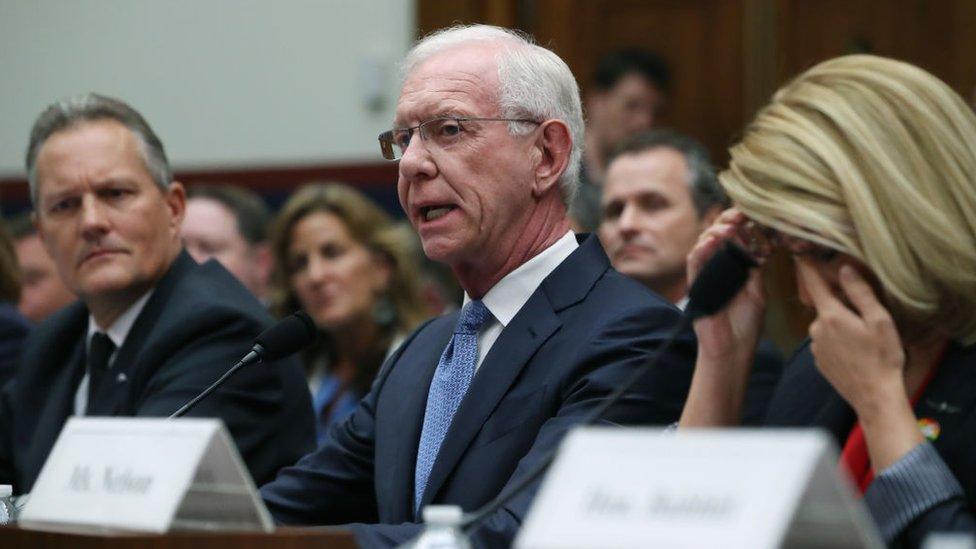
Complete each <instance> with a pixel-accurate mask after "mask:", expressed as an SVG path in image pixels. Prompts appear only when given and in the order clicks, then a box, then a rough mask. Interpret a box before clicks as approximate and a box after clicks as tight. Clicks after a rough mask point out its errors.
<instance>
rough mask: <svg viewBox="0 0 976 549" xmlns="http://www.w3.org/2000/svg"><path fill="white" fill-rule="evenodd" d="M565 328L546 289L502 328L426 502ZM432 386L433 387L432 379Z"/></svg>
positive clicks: (440, 458)
mask: <svg viewBox="0 0 976 549" xmlns="http://www.w3.org/2000/svg"><path fill="white" fill-rule="evenodd" d="M559 326H560V322H559V318H558V317H557V316H556V314H555V313H554V312H553V310H552V306H551V305H550V304H549V302H548V300H547V299H546V297H545V296H544V295H543V294H542V293H541V292H539V291H536V292H535V293H534V294H533V295H532V297H531V298H530V299H529V301H528V302H526V304H525V305H524V306H523V307H522V309H521V310H520V311H519V312H518V314H517V315H515V318H513V319H512V322H510V323H509V325H508V326H506V327H505V329H504V330H502V333H501V335H500V336H499V337H498V339H497V340H496V341H495V343H494V344H493V345H492V347H491V351H489V352H488V355H487V356H486V357H485V360H484V362H483V363H482V364H481V367H480V368H478V372H477V373H476V374H475V376H474V379H473V380H472V381H471V387H469V388H468V393H467V394H468V395H477V397H476V398H468V397H465V398H464V400H463V401H461V406H460V407H459V408H458V411H457V413H456V414H455V415H454V420H453V421H452V422H451V426H450V428H449V429H448V431H447V435H446V436H445V437H444V442H443V444H442V445H441V448H440V451H439V452H438V454H437V460H436V461H434V467H433V468H432V469H431V471H430V478H429V479H428V480H427V488H426V490H424V500H423V502H422V506H423V505H427V504H428V503H430V501H431V500H432V499H433V497H434V496H435V495H436V494H437V491H438V490H439V489H440V488H441V486H442V485H443V484H444V481H445V480H446V479H447V477H448V475H449V474H450V473H451V471H452V470H453V469H454V467H455V466H456V465H457V463H458V460H459V459H460V458H461V455H462V454H463V453H464V451H465V450H466V449H467V448H468V446H469V445H470V444H471V441H472V440H474V437H475V435H477V434H478V431H480V430H481V427H482V426H483V425H484V424H485V421H487V419H488V417H489V416H490V415H491V413H492V411H493V410H494V409H495V406H496V405H498V402H499V401H500V400H501V399H502V397H503V396H505V394H506V393H507V392H508V389H509V387H510V386H511V385H512V382H514V381H515V378H516V377H518V375H519V373H520V372H521V371H522V368H523V367H525V364H526V363H527V362H528V361H529V359H530V358H532V355H534V354H535V352H536V351H537V350H538V349H539V347H540V346H541V345H542V344H543V343H544V342H545V341H546V339H548V338H549V336H550V335H552V333H553V332H555V331H556V330H557V329H558V328H559ZM427 386H428V387H429V386H430V383H429V381H428V384H427ZM424 396H425V397H426V395H424ZM425 404H426V403H425ZM421 417H422V416H421ZM421 423H423V420H422V419H421ZM417 438H418V439H419V433H418V437H417ZM411 478H413V477H412V476H411Z"/></svg>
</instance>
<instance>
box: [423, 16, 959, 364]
mask: <svg viewBox="0 0 976 549" xmlns="http://www.w3.org/2000/svg"><path fill="white" fill-rule="evenodd" d="M417 6H418V14H417V21H418V34H421V35H422V34H425V33H427V32H429V31H431V30H434V29H437V28H441V27H444V26H447V25H451V24H454V23H457V22H463V23H476V22H482V23H490V24H495V25H501V26H506V27H513V28H518V29H521V30H523V31H525V32H528V33H530V34H532V35H534V36H535V37H536V40H537V41H538V42H539V43H541V44H543V45H546V46H548V47H550V48H552V49H553V50H554V51H555V52H556V53H558V54H559V55H560V56H561V57H562V58H563V59H564V60H565V61H566V63H567V64H568V65H569V67H570V68H571V69H572V70H573V72H574V73H575V74H576V77H577V79H578V80H579V82H580V85H581V87H582V89H583V90H584V93H585V91H586V89H587V88H588V87H589V85H590V75H591V73H592V72H593V69H594V66H595V64H596V61H597V59H599V57H600V56H601V55H603V54H605V53H607V52H609V51H612V50H614V49H617V48H620V47H624V46H640V47H644V48H646V49H648V50H650V51H653V52H655V53H657V54H658V55H660V56H661V57H663V58H664V59H665V60H666V61H668V62H669V63H670V65H671V68H672V72H673V79H674V82H673V90H672V95H671V98H670V100H669V103H668V110H667V112H666V113H665V117H664V118H665V122H664V123H665V124H667V125H669V126H671V127H673V128H675V129H677V130H679V131H682V132H684V133H687V134H689V135H692V136H694V137H696V138H697V139H699V140H700V141H702V142H703V143H704V144H705V145H706V146H707V147H708V148H709V150H710V151H711V153H712V156H713V159H714V160H715V162H716V163H717V164H718V167H719V168H721V167H723V166H724V165H725V164H726V162H727V161H728V153H727V149H728V147H729V145H730V144H732V143H734V141H735V139H736V137H737V135H739V132H740V131H741V130H742V128H743V127H744V126H745V124H747V123H748V121H749V119H750V118H751V117H752V116H753V114H754V113H755V112H756V110H757V109H758V108H759V107H761V106H762V105H763V104H765V103H766V101H767V100H768V98H769V97H770V96H771V95H772V93H773V92H774V91H775V90H776V88H777V87H778V86H780V85H781V84H783V83H785V82H786V81H788V80H789V79H790V78H792V77H793V76H795V75H797V74H799V73H800V72H802V71H803V70H804V69H806V68H809V67H810V66H812V65H814V64H816V63H817V62H819V61H822V60H825V59H829V58H831V57H835V56H838V55H843V54H847V53H874V54H878V55H885V56H889V57H896V58H899V59H903V60H906V61H909V62H912V63H914V64H917V65H919V66H921V67H923V68H925V69H926V70H929V71H930V72H932V73H933V74H935V75H936V76H938V77H939V78H941V79H943V80H944V81H946V82H947V83H948V84H949V85H950V86H952V87H953V88H954V89H955V90H956V91H957V92H959V93H960V94H961V95H962V96H963V97H964V98H966V99H972V98H973V95H974V94H973V90H974V86H976V32H973V30H972V29H974V28H976V1H973V0H454V1H451V0H418V3H417ZM767 280H768V287H769V290H770V294H771V296H770V297H771V299H770V303H771V306H770V310H769V317H768V319H767V332H768V335H769V337H771V338H772V339H773V340H774V341H776V342H777V343H778V344H780V346H781V347H782V348H784V349H788V348H791V347H792V345H793V344H794V343H796V342H797V341H798V340H799V339H800V338H802V337H803V336H804V335H805V333H806V327H807V324H808V323H809V316H808V314H807V313H806V312H805V311H803V310H802V308H801V306H800V305H799V303H798V302H797V300H796V298H795V282H794V280H793V273H792V266H791V264H790V261H789V258H787V257H778V258H776V259H775V260H774V261H773V264H772V265H771V268H770V269H769V273H768V278H767Z"/></svg>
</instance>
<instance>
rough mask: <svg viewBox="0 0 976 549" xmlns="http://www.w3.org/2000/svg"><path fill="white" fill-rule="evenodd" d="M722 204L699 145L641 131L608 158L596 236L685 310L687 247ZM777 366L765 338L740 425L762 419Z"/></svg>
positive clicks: (620, 262)
mask: <svg viewBox="0 0 976 549" xmlns="http://www.w3.org/2000/svg"><path fill="white" fill-rule="evenodd" d="M727 202H728V201H727V199H726V197H725V193H724V192H722V188H721V187H720V186H719V184H718V180H717V179H716V178H715V171H714V170H713V169H712V165H711V162H710V161H709V158H708V151H707V150H706V149H705V147H704V146H703V145H702V144H701V143H699V142H697V141H695V140H694V139H692V138H690V137H688V136H685V135H682V134H679V133H676V132H673V131H670V130H653V131H650V132H645V133H640V134H637V135H635V136H633V137H631V138H629V139H628V140H626V141H624V142H623V143H622V144H621V145H620V146H619V147H618V148H617V150H616V151H614V152H613V153H611V155H610V156H609V157H608V165H607V178H606V180H605V181H604V183H603V222H602V223H601V225H600V230H599V235H600V240H601V241H602V242H603V247H604V248H605V249H606V251H607V255H609V256H610V261H611V262H612V263H613V266H614V267H615V268H616V269H617V270H618V271H620V272H621V273H623V274H625V275H627V276H629V277H631V278H633V279H635V280H637V281H638V282H640V283H641V284H643V285H644V286H647V287H648V288H649V289H651V290H652V291H654V292H656V293H658V294H660V295H661V296H663V297H664V298H665V299H667V300H668V301H670V302H672V303H674V304H675V305H677V306H678V307H679V308H680V309H682V310H683V309H684V308H685V305H686V304H687V303H688V271H687V256H688V252H690V251H691V249H692V248H693V247H694V245H695V242H697V241H698V235H700V234H701V232H702V231H703V230H705V229H706V228H707V227H708V226H709V225H711V224H712V221H714V220H715V218H716V217H718V215H719V214H720V213H722V210H723V209H724V208H725V207H726V205H727ZM782 366H783V362H782V358H781V357H780V354H779V351H778V350H777V349H776V347H775V346H774V345H772V344H771V343H769V342H768V341H763V342H762V344H761V345H760V346H759V349H758V350H757V352H756V361H755V364H754V366H753V373H752V376H751V378H750V380H749V389H748V394H747V395H746V406H745V410H744V412H743V422H744V423H746V424H750V425H751V424H757V423H759V422H761V421H762V419H763V417H764V415H765V413H766V407H767V405H768V404H769V399H770V397H771V396H772V391H773V387H774V386H775V385H776V382H777V381H778V380H779V375H780V372H781V370H782Z"/></svg>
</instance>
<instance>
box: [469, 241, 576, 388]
mask: <svg viewBox="0 0 976 549" xmlns="http://www.w3.org/2000/svg"><path fill="white" fill-rule="evenodd" d="M578 247H579V244H577V243H576V234H574V233H573V231H569V232H567V233H566V234H565V235H563V237H562V238H560V239H559V240H557V241H556V242H555V243H553V244H552V245H551V246H549V247H548V248H546V249H545V250H543V251H541V252H539V254H537V255H536V256H535V257H533V258H532V259H530V260H528V261H526V262H525V263H523V264H522V265H519V267H518V268H517V269H515V270H514V271H512V272H510V273H508V274H507V275H505V277H504V278H502V279H501V280H499V281H498V283H497V284H495V285H494V286H492V288H491V289H490V290H488V293H486V294H485V295H484V297H482V298H481V302H482V303H484V304H485V307H487V308H488V310H489V311H490V312H491V315H492V317H493V318H492V319H491V320H489V321H488V322H487V323H486V324H485V327H484V328H482V329H481V331H480V332H479V333H478V363H477V364H475V371H477V369H478V368H480V367H481V363H482V362H483V361H484V360H485V357H486V356H487V355H488V351H490V350H491V346H492V345H494V344H495V340H496V339H498V336H499V335H501V333H502V330H504V329H505V326H508V323H509V322H511V321H512V319H513V318H515V315H516V314H518V312H519V310H521V309H522V306H523V305H525V302H526V301H528V300H529V297H531V296H532V294H533V293H534V292H535V291H536V289H537V288H538V287H539V285H540V284H542V281H543V280H545V279H546V277H547V276H549V274H550V273H552V272H553V271H555V270H556V267H558V266H559V264H560V263H562V262H563V260H565V259H566V258H567V257H569V256H570V254H572V253H573V252H574V251H575V250H576V248H578ZM469 301H471V298H470V297H469V296H468V294H467V292H465V293H464V304H465V305H467V303H468V302H469Z"/></svg>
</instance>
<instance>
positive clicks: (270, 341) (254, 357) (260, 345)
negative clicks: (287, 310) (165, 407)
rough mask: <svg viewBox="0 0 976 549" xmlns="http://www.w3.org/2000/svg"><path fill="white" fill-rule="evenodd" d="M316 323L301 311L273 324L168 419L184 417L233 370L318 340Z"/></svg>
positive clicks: (276, 358) (288, 353)
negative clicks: (237, 359)
mask: <svg viewBox="0 0 976 549" xmlns="http://www.w3.org/2000/svg"><path fill="white" fill-rule="evenodd" d="M315 337H316V330H315V324H314V323H313V322H312V319H311V318H309V316H308V314H307V313H305V311H298V312H296V313H294V314H292V315H290V316H287V317H285V318H284V319H282V320H281V321H279V322H278V323H277V324H275V325H274V326H271V327H270V328H268V329H267V330H265V331H263V332H261V334H260V335H258V337H256V338H254V346H253V347H251V350H250V351H249V352H248V353H247V354H246V355H244V358H242V359H240V360H239V361H237V364H234V366H232V367H231V369H229V370H227V371H226V372H224V375H222V376H220V378H219V379H217V381H215V382H213V384H212V385H210V386H209V387H207V388H206V389H204V390H203V392H201V393H200V394H199V395H197V396H195V397H193V399H192V400H190V401H189V402H187V403H186V404H184V405H183V406H181V407H180V409H179V410H177V411H175V412H173V414H172V415H170V416H169V419H172V418H175V417H181V416H183V415H185V414H186V413H187V412H189V411H190V409H191V408H193V407H194V406H196V405H197V403H198V402H200V401H201V400H203V399H204V398H206V397H207V396H208V395H209V394H210V393H212V392H214V391H215V390H217V388H218V387H220V386H221V385H223V384H224V382H225V381H227V379H229V378H230V377H231V376H232V375H234V373H236V372H237V371H238V370H240V369H241V368H243V367H244V366H248V365H251V364H256V363H258V362H263V361H266V360H278V359H279V358H284V357H286V356H288V355H291V354H293V353H296V352H298V351H300V350H302V349H303V348H305V347H307V346H309V345H311V344H312V342H314V341H315Z"/></svg>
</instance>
